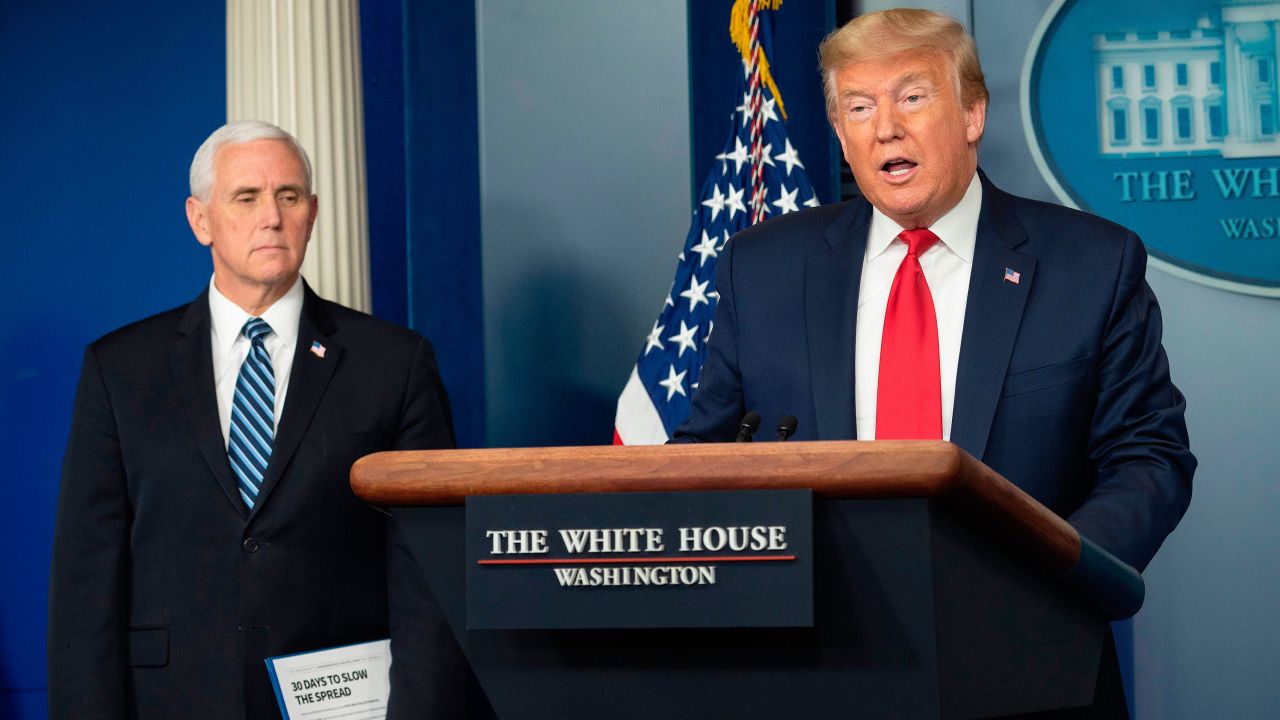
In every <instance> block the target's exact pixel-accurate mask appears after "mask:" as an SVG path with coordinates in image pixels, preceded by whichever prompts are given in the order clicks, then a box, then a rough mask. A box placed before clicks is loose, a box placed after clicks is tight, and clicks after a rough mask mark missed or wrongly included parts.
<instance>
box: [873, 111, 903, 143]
mask: <svg viewBox="0 0 1280 720" xmlns="http://www.w3.org/2000/svg"><path fill="white" fill-rule="evenodd" d="M875 123H876V140H879V141H880V142H889V141H890V140H896V139H898V138H900V137H902V122H901V116H900V115H899V113H898V108H897V106H895V105H894V104H893V103H885V104H884V105H883V106H881V107H879V108H876V116H875Z"/></svg>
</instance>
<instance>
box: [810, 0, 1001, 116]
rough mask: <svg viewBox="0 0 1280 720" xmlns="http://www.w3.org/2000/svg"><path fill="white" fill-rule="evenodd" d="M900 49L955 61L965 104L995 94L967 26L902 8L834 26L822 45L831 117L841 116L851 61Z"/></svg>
mask: <svg viewBox="0 0 1280 720" xmlns="http://www.w3.org/2000/svg"><path fill="white" fill-rule="evenodd" d="M899 53H918V54H936V55H941V56H943V57H945V58H947V59H948V60H950V61H951V67H952V69H953V70H954V72H955V77H956V84H957V90H958V94H959V96H960V102H961V103H962V104H963V105H964V107H965V108H970V107H973V104H974V103H976V102H978V101H985V100H987V98H988V97H989V93H988V92H987V84H986V82H985V81H984V79H983V75H982V65H981V64H980V63H979V62H978V49H977V47H976V46H975V45H974V43H973V38H972V37H970V36H969V33H967V32H965V29H964V26H962V25H961V24H960V23H958V22H956V21H955V20H954V19H952V18H950V17H947V16H946V15H941V14H939V13H935V12H931V11H929V10H915V9H908V8H896V9H893V10H883V11H881V12H875V13H870V14H867V15H862V16H859V17H856V18H854V19H853V20H850V21H849V22H847V23H845V25H844V27H842V28H838V29H836V30H834V31H832V32H831V34H830V35H827V37H826V38H825V39H824V40H823V41H822V44H821V45H819V46H818V62H819V65H820V66H821V68H822V89H823V92H824V94H825V95H826V98H827V117H828V118H832V119H834V118H835V112H836V70H838V69H839V68H841V67H844V66H845V65H847V64H849V63H853V62H866V61H869V60H877V59H883V58H887V57H892V56H894V55H897V54H899Z"/></svg>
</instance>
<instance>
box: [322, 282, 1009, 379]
mask: <svg viewBox="0 0 1280 720" xmlns="http://www.w3.org/2000/svg"><path fill="white" fill-rule="evenodd" d="M1004 281H1005V282H1011V283H1013V284H1014V285H1017V284H1018V283H1019V282H1021V281H1022V273H1020V272H1017V271H1015V270H1014V269H1013V268H1011V267H1007V268H1005V269H1004ZM313 352H314V348H313ZM322 357H323V356H322Z"/></svg>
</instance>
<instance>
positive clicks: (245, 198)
mask: <svg viewBox="0 0 1280 720" xmlns="http://www.w3.org/2000/svg"><path fill="white" fill-rule="evenodd" d="M236 202H238V203H240V204H241V205H252V204H253V196H252V195H241V196H240V197H238V198H236Z"/></svg>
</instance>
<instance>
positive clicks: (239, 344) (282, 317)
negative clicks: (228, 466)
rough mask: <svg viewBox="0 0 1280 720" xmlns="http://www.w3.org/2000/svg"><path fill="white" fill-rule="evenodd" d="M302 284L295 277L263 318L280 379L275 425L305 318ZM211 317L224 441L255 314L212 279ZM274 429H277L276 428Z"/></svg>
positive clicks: (266, 340)
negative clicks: (248, 327)
mask: <svg viewBox="0 0 1280 720" xmlns="http://www.w3.org/2000/svg"><path fill="white" fill-rule="evenodd" d="M302 296H303V293H302V283H301V282H300V280H295V281H294V283H293V287H291V288H289V291H288V292H286V293H285V294H284V297H282V298H280V299H279V300H277V301H275V303H273V304H272V305H271V307H269V308H267V310H266V312H264V313H262V315H260V316H259V317H261V318H262V319H263V320H265V321H266V323H267V324H268V325H270V326H271V332H269V333H267V336H266V337H265V338H263V339H262V344H263V346H264V347H266V349H267V355H269V356H271V372H272V374H273V375H274V376H275V381H276V407H275V414H276V417H275V427H279V426H280V414H281V413H282V412H284V399H285V396H286V395H287V394H288V391H289V372H290V371H291V370H292V369H293V353H294V348H295V347H297V345H298V322H299V320H300V319H301V317H302ZM209 316H210V317H211V318H212V320H213V322H212V323H211V325H212V331H211V332H212V337H211V340H212V345H213V382H214V386H215V387H216V388H217V394H218V420H219V422H220V423H221V425H222V442H223V444H224V445H225V444H227V443H229V442H230V437H231V404H232V402H233V401H234V400H235V396H236V380H237V379H238V378H239V377H240V366H241V365H243V364H244V359H245V358H246V357H248V355H249V347H250V343H249V338H247V337H245V336H244V333H243V332H241V330H243V329H244V324H245V323H246V322H248V320H249V318H250V317H252V316H251V315H249V313H247V312H245V311H244V309H243V308H241V307H240V306H239V305H236V304H235V303H233V302H231V301H230V300H228V299H227V298H226V296H225V295H223V294H222V293H220V292H218V288H216V287H214V285H213V279H212V278H210V280H209ZM273 430H274V428H273Z"/></svg>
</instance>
